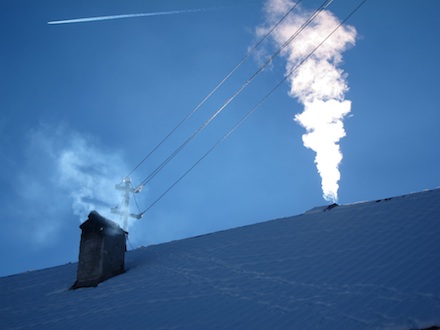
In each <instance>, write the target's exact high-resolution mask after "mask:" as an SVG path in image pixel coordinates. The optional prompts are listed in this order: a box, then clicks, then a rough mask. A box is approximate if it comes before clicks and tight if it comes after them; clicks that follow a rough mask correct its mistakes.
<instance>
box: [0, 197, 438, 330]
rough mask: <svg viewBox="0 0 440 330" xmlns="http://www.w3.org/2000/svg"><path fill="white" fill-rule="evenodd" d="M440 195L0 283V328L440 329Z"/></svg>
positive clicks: (306, 217)
mask: <svg viewBox="0 0 440 330" xmlns="http://www.w3.org/2000/svg"><path fill="white" fill-rule="evenodd" d="M439 267H440V189H434V190H430V191H423V192H420V193H414V194H409V195H405V196H400V197H394V198H388V199H384V200H377V201H371V202H363V203H357V204H351V205H340V206H336V207H333V208H331V209H327V208H326V207H324V208H321V209H319V208H318V209H315V210H313V212H306V213H304V214H302V215H298V216H293V217H289V218H284V219H277V220H272V221H268V222H264V223H259V224H255V225H251V226H246V227H240V228H236V229H231V230H227V231H222V232H217V233H213V234H210V235H204V236H199V237H194V238H189V239H184V240H179V241H173V242H169V243H165V244H159V245H154V246H148V247H143V248H139V249H136V250H133V251H130V252H128V253H127V255H126V273H124V274H122V275H119V276H116V277H114V278H111V279H109V280H107V281H105V282H103V283H101V284H100V285H99V286H98V287H96V288H87V289H78V290H74V291H72V290H68V289H69V287H70V286H71V285H72V284H73V282H74V281H75V276H76V269H77V264H67V265H63V266H59V267H55V268H49V269H44V270H39V271H32V272H28V273H23V274H18V275H14V276H9V277H4V278H0V292H1V299H0V328H1V329H26V328H35V329H66V328H75V329H92V328H107V329H128V328H132V329H206V328H218V329H417V328H419V329H420V328H428V327H431V326H434V325H440V268H439Z"/></svg>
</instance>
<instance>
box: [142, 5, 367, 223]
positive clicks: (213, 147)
mask: <svg viewBox="0 0 440 330" xmlns="http://www.w3.org/2000/svg"><path fill="white" fill-rule="evenodd" d="M332 1H333V0H332ZM366 1H367V0H363V1H362V2H361V3H360V4H359V5H358V6H357V7H356V8H355V9H353V10H352V11H351V13H350V14H349V15H348V16H347V17H345V19H344V20H343V21H341V23H339V25H338V26H337V27H336V28H335V29H334V30H333V31H332V32H330V34H329V35H328V36H327V37H326V38H325V39H324V40H323V41H321V42H320V43H319V44H318V46H316V47H315V48H314V49H313V50H312V51H311V52H310V53H309V54H308V55H307V56H306V57H305V58H304V59H303V60H302V61H301V62H300V63H298V64H297V65H296V66H295V67H294V68H293V69H292V70H291V71H290V72H289V73H288V74H287V75H286V76H285V77H284V78H283V79H282V80H281V81H280V82H278V83H277V84H276V85H275V86H274V87H273V88H272V89H271V90H270V91H269V92H268V93H267V94H266V95H265V96H264V97H263V98H262V99H261V100H260V101H259V102H258V103H257V104H256V105H255V106H254V107H253V108H252V109H251V110H250V111H249V112H248V113H247V114H246V115H245V116H244V117H243V118H241V119H240V120H239V121H238V122H237V124H235V126H234V127H232V128H231V129H230V130H229V131H228V132H227V133H226V134H225V135H224V136H223V137H222V138H221V139H220V140H219V141H217V142H216V143H215V144H214V145H213V146H212V147H211V148H210V149H209V150H208V151H207V152H206V153H205V154H203V156H202V157H201V158H199V160H198V161H197V162H195V163H194V165H192V166H191V167H190V168H189V169H188V170H187V171H186V172H185V173H183V174H182V175H181V176H180V177H179V178H178V179H177V180H176V181H175V182H174V183H173V184H172V185H171V186H170V187H168V189H166V190H165V191H164V192H163V193H162V194H161V195H160V196H159V197H158V198H157V199H156V200H155V201H154V202H153V203H151V204H150V205H149V206H148V207H147V208H146V209H145V210H144V211H143V212H142V215H143V214H145V213H146V212H148V211H149V210H150V209H151V208H152V207H153V206H154V205H156V203H157V202H159V201H160V200H161V199H162V198H163V197H164V196H165V195H166V194H167V193H168V192H169V191H170V190H171V189H173V188H174V187H175V186H176V185H177V184H178V183H179V182H180V181H181V180H182V179H183V178H184V177H185V176H186V175H188V173H189V172H191V171H192V170H193V169H194V168H195V167H196V166H197V165H198V164H199V163H200V162H201V161H202V160H203V159H205V158H206V156H208V155H209V154H210V153H211V152H212V151H213V150H214V149H215V148H217V146H218V145H220V144H221V143H222V142H223V141H224V140H226V138H227V137H228V136H229V135H230V134H231V133H232V132H234V131H235V130H236V129H237V128H238V127H239V126H240V125H241V124H243V123H244V122H245V121H246V120H247V119H248V118H249V117H250V116H251V115H252V114H253V113H254V112H255V111H256V110H257V109H258V108H259V107H260V106H261V105H262V104H263V103H264V102H265V101H266V99H268V98H269V97H270V96H271V95H272V94H273V93H274V92H275V90H277V89H278V87H280V86H281V85H282V84H283V83H284V82H285V81H286V80H287V78H289V77H290V76H291V75H292V74H293V73H294V72H295V71H296V70H297V69H298V68H299V67H300V66H301V65H302V64H303V63H304V62H305V61H307V60H308V59H309V58H310V57H311V56H312V55H313V54H314V53H315V52H316V50H318V48H319V47H321V46H322V45H323V44H324V43H325V42H326V41H327V40H328V39H329V38H330V37H331V36H332V35H333V34H334V33H335V32H336V31H337V30H338V29H339V28H340V27H341V26H342V25H343V24H345V22H346V21H347V20H348V19H349V18H350V17H351V16H353V14H354V13H355V12H356V11H358V9H359V8H360V7H361V6H362V5H363V4H364V3H365V2H366Z"/></svg>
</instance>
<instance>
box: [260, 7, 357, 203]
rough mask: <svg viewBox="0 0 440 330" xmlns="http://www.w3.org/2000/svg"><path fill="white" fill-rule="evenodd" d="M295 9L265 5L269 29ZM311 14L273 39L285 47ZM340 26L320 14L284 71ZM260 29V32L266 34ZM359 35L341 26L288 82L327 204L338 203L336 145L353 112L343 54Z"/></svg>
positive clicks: (297, 16)
mask: <svg viewBox="0 0 440 330" xmlns="http://www.w3.org/2000/svg"><path fill="white" fill-rule="evenodd" d="M292 5H293V3H292V2H291V1H290V0H268V2H267V3H266V6H265V13H266V16H267V23H268V25H271V24H273V22H276V21H277V20H279V18H280V17H281V16H282V15H283V14H284V13H285V12H286V11H287V10H288V9H289V8H290V7H291V6H292ZM310 14H311V13H308V12H306V11H305V10H303V9H300V10H299V11H297V12H296V13H294V14H293V15H291V16H290V17H288V19H286V20H285V21H284V22H283V23H282V25H281V26H280V27H279V28H278V29H276V31H274V33H273V34H272V37H273V40H274V41H275V43H276V44H277V45H278V46H279V45H281V44H283V43H284V42H285V41H286V40H287V39H288V38H289V37H290V36H291V35H292V34H293V33H294V32H295V31H296V30H297V29H298V28H299V27H300V26H301V25H302V24H303V23H304V22H305V21H306V20H307V18H308V17H310ZM339 24H340V21H339V20H338V19H337V18H336V17H335V15H334V14H332V13H331V12H330V11H328V10H324V11H322V12H321V13H320V14H319V15H318V16H317V17H316V18H315V19H314V20H313V21H312V23H311V24H310V25H308V27H307V28H306V29H304V30H303V31H302V32H301V33H300V34H299V35H298V37H297V38H295V39H294V41H293V42H292V43H291V44H290V45H289V47H288V48H287V49H286V50H285V51H284V53H283V56H284V57H285V58H286V60H287V64H286V72H291V71H292V70H293V69H294V68H295V67H296V66H297V65H298V64H299V63H301V61H303V60H304V59H305V58H306V57H307V56H308V55H309V54H310V53H311V52H313V50H314V49H315V48H316V47H317V46H318V45H319V44H320V43H321V42H322V41H323V40H324V39H325V38H326V37H327V36H328V35H329V34H330V33H331V32H332V31H333V30H334V29H335V28H336V27H337V26H338V25H339ZM264 31H265V28H260V29H259V31H258V32H259V33H264ZM355 40H356V30H355V29H354V28H353V27H351V26H345V25H343V26H341V27H340V28H339V29H338V30H337V31H336V32H335V33H334V34H333V35H332V36H331V37H330V38H329V39H328V40H326V41H325V42H324V43H323V44H322V45H321V46H320V47H319V48H318V49H317V50H316V51H315V52H314V53H313V54H312V55H311V56H310V57H309V58H308V59H307V60H306V61H304V63H302V65H300V66H299V67H298V69H296V70H295V71H294V73H293V74H292V75H291V76H290V77H289V82H290V91H289V95H290V96H293V97H296V98H297V99H298V100H299V101H300V102H301V103H302V104H303V105H304V111H303V112H302V113H301V114H297V115H295V121H297V122H298V123H299V124H300V125H301V126H303V127H304V128H305V129H306V132H307V133H306V134H304V135H303V142H304V146H305V147H307V148H310V149H312V150H314V151H315V152H316V157H315V163H316V166H317V169H318V172H319V174H320V176H321V182H322V191H323V197H324V199H325V200H327V201H331V202H336V201H337V199H338V188H339V185H338V181H339V179H340V172H339V169H338V167H339V164H340V162H341V160H342V153H341V151H340V147H339V145H338V142H339V140H340V139H341V138H343V137H344V136H345V130H344V125H343V123H342V120H343V118H344V117H345V116H346V115H347V114H348V113H349V112H350V110H351V102H350V101H348V100H345V93H346V92H347V91H348V86H347V82H346V76H347V74H345V73H344V71H343V70H342V69H340V68H338V65H340V64H341V62H342V53H343V52H344V51H345V50H346V49H347V48H349V47H350V46H353V45H354V44H355Z"/></svg>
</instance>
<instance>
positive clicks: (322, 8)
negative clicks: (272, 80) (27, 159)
mask: <svg viewBox="0 0 440 330" xmlns="http://www.w3.org/2000/svg"><path fill="white" fill-rule="evenodd" d="M332 1H333V0H326V1H324V2H323V4H322V5H321V6H320V7H319V8H318V9H316V10H315V12H314V13H313V14H312V15H311V16H310V17H309V18H308V19H307V20H306V21H305V22H304V23H303V24H302V25H301V26H300V27H299V28H298V29H297V30H296V31H295V32H294V33H293V34H292V35H291V36H290V37H289V39H287V40H286V41H285V42H284V44H282V45H281V47H279V48H278V49H277V50H276V51H275V53H273V54H272V55H271V56H270V57H269V59H268V60H267V61H266V62H265V63H264V64H263V65H262V66H260V67H259V68H258V70H257V71H256V72H255V73H254V74H253V75H252V76H251V77H250V78H249V79H248V80H247V81H246V82H244V83H243V84H242V86H241V87H240V88H239V89H238V90H237V91H236V92H235V93H234V94H233V95H232V96H231V97H230V98H229V99H228V100H227V101H226V102H225V103H224V104H223V105H222V106H221V107H220V108H219V109H218V110H217V111H216V112H215V113H214V114H213V115H212V116H211V117H210V118H209V119H208V120H206V121H205V122H204V123H203V124H202V125H201V126H200V127H199V128H198V129H196V130H195V131H194V132H193V133H192V134H191V135H190V136H189V137H188V138H187V139H186V140H185V141H184V142H183V143H182V144H181V145H180V146H179V147H178V148H177V149H176V150H174V152H173V153H172V154H171V155H170V156H168V157H167V158H166V159H165V160H164V161H163V162H162V163H161V164H160V165H159V166H158V167H156V169H154V170H153V171H152V172H151V173H150V174H149V175H148V176H147V177H146V178H145V179H144V180H143V181H142V182H141V184H140V186H143V185H145V184H147V183H148V182H149V181H150V180H151V179H153V178H154V177H155V176H156V175H157V174H158V173H159V172H160V171H161V170H162V169H163V168H164V167H165V166H166V165H167V164H168V163H169V162H170V161H171V160H172V159H173V158H174V157H175V156H176V155H177V154H178V153H179V152H180V151H182V150H183V148H185V147H186V146H187V145H188V144H189V143H190V142H191V141H192V140H193V139H194V138H195V137H196V136H197V135H198V134H199V133H200V132H201V131H202V130H203V129H204V128H205V127H206V126H208V125H209V124H210V123H211V122H212V121H213V120H214V119H215V118H216V117H217V116H218V115H219V114H220V113H221V112H222V111H223V110H224V109H225V108H226V107H227V106H228V105H229V104H230V103H231V102H232V101H233V100H234V99H235V98H236V97H237V96H238V95H239V94H240V93H241V92H242V91H243V90H244V89H245V88H246V87H247V86H248V85H249V84H250V83H251V82H252V81H253V80H254V79H255V78H256V77H257V76H258V75H259V74H260V73H261V72H262V71H263V70H264V69H265V68H266V67H267V66H268V65H269V64H270V63H272V61H273V60H274V59H275V57H277V56H278V55H279V54H280V53H281V52H282V51H283V50H284V49H285V48H286V47H287V46H288V45H289V44H290V43H291V42H292V41H293V40H294V39H295V38H296V37H297V36H298V35H299V34H300V33H301V32H302V31H303V30H304V29H305V28H306V27H307V26H308V25H309V24H310V23H311V22H312V21H313V20H314V19H315V18H316V17H317V16H318V15H319V13H321V12H322V11H323V10H324V9H325V8H326V7H327V6H328V4H329V3H331V2H332Z"/></svg>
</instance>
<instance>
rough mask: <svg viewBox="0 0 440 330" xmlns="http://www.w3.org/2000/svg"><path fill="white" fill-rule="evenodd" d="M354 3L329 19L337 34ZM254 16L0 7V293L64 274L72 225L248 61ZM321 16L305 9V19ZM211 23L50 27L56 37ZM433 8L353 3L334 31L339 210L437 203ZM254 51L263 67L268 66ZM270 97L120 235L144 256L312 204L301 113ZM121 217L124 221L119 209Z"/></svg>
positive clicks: (233, 6) (136, 6)
mask: <svg viewBox="0 0 440 330" xmlns="http://www.w3.org/2000/svg"><path fill="white" fill-rule="evenodd" d="M357 3H358V2H353V3H350V5H348V4H347V2H345V1H340V0H335V1H333V3H332V4H331V5H330V6H329V7H328V8H327V9H329V10H330V11H332V12H333V13H334V14H335V15H336V16H337V17H338V18H340V19H343V18H344V17H345V16H346V15H348V14H349V13H350V11H351V10H352V9H353V8H354V7H355V6H356V5H357ZM263 4H264V1H251V0H241V1H239V2H237V1H232V0H230V1H220V0H218V1H217V0H213V1H209V2H206V1H184V2H182V1H172V0H170V1H148V2H144V1H124V2H109V1H87V2H78V1H75V2H73V1H71V2H69V1H64V2H62V3H60V2H56V1H39V2H38V3H35V2H32V1H2V2H1V4H0V16H1V20H0V24H1V30H2V33H1V34H0V42H1V44H2V47H1V50H0V109H1V117H0V139H1V143H0V151H1V155H2V169H3V170H2V171H1V174H0V180H1V185H0V194H1V200H2V208H1V217H0V221H1V225H2V231H1V234H0V235H1V236H0V248H1V251H2V252H1V254H0V255H1V260H2V266H1V268H0V275H8V274H13V273H17V272H23V271H26V270H30V269H39V268H44V267H49V266H55V265H59V264H63V263H67V262H74V261H76V260H77V255H78V243H79V237H80V229H79V228H78V226H79V224H80V223H81V221H84V220H85V219H86V214H87V212H86V210H87V207H92V206H93V207H94V208H96V209H97V210H98V211H103V212H105V210H108V208H109V207H112V206H115V205H117V204H118V202H119V195H118V194H117V193H116V192H115V191H114V185H115V184H117V183H119V181H120V180H121V179H122V178H123V177H124V176H125V175H126V174H127V173H129V172H130V171H131V170H132V169H133V168H134V167H135V166H136V165H137V164H138V163H139V161H140V160H142V159H143V158H144V157H145V156H146V155H147V153H148V152H149V151H151V150H152V149H153V148H154V147H155V146H156V145H157V143H158V142H160V141H161V139H162V138H163V137H164V136H165V135H166V134H167V133H168V132H169V131H170V130H171V129H173V128H174V127H175V125H176V124H177V123H178V122H180V120H181V119H182V118H183V117H184V116H185V115H186V114H187V113H188V112H190V111H191V110H192V109H193V108H194V107H195V106H196V105H197V104H198V103H199V102H200V101H201V100H202V99H203V98H204V97H205V96H206V95H207V94H208V93H209V92H210V91H211V90H212V88H214V87H215V86H216V85H217V83H218V82H219V81H220V80H221V79H223V78H224V77H225V75H226V74H227V73H229V72H230V70H231V69H232V68H233V67H234V66H235V65H236V64H237V63H238V62H239V61H240V60H241V59H242V58H243V57H244V56H245V55H246V53H247V51H248V49H249V48H250V47H251V46H253V45H254V44H255V43H256V42H257V40H258V38H257V36H256V32H255V31H256V28H257V27H258V26H262V24H264V22H265V15H264V13H263V11H262V8H263ZM320 4H321V1H314V0H313V1H311V0H303V2H302V6H303V8H305V9H310V10H314V9H315V8H316V7H318V6H319V5H320ZM200 8H212V10H209V11H203V12H194V13H182V14H175V15H163V16H152V17H139V18H127V19H119V20H118V19H117V20H108V21H99V22H89V23H76V24H61V25H48V24H47V22H49V21H54V20H62V19H71V18H80V17H93V16H106V15H118V14H131V13H149V12H163V11H175V10H192V9H200ZM439 12H440V2H438V1H433V0H421V1H418V2H417V3H414V2H410V1H403V2H402V1H397V0H396V1H387V2H379V1H374V0H369V1H367V2H366V3H365V5H364V6H362V7H361V8H360V10H359V11H358V12H356V13H355V15H354V16H352V17H351V18H350V20H349V21H348V22H347V24H349V25H351V26H353V27H355V29H356V30H357V38H356V45H355V46H354V47H351V48H350V49H348V50H346V51H345V52H343V54H342V55H343V62H342V63H341V64H340V65H339V67H340V68H341V69H342V70H344V72H345V73H346V74H348V76H347V83H348V86H349V87H350V90H349V91H348V92H347V93H346V94H345V99H347V100H350V101H351V102H352V103H351V113H350V114H349V115H348V116H346V117H345V119H344V127H345V132H346V136H345V137H344V138H343V139H342V140H341V141H340V143H339V144H340V147H341V151H342V154H343V160H342V162H341V164H340V166H339V170H340V172H341V179H340V181H339V191H338V196H339V200H338V202H339V203H341V204H346V203H352V202H357V201H363V200H372V199H378V198H383V197H390V196H395V195H402V194H406V193H410V192H414V191H420V190H423V189H430V188H434V187H438V186H439V185H440V171H439V168H440V148H439V144H438V141H440V130H439V128H438V126H439V124H440V113H439V108H440V93H439V87H438V86H440V64H439V61H438V59H439V58H440V41H439V40H440V38H439V37H440V36H439V34H440V22H439V20H438V18H437V17H438V13H439ZM273 50H274V48H273V44H272V43H265V44H264V45H263V47H262V52H261V54H270V53H271V51H273ZM261 63H262V62H261V57H257V56H253V57H251V58H249V59H248V60H247V61H246V62H245V63H244V64H243V65H242V66H241V67H240V68H239V70H237V72H236V73H235V74H234V75H233V76H232V77H231V78H230V79H229V80H228V81H227V83H225V84H224V85H223V86H222V87H221V88H220V89H219V90H218V92H216V93H215V94H214V95H213V97H211V98H210V99H209V100H208V101H207V102H206V103H205V104H204V106H203V107H202V108H201V109H200V110H199V111H197V112H196V114H195V115H194V116H193V117H191V118H190V120H188V121H187V122H186V123H185V125H182V127H181V128H180V129H179V130H178V131H177V132H176V134H175V135H173V136H172V138H170V139H169V140H168V141H167V143H166V144H164V145H163V147H162V148H161V149H159V150H158V152H157V153H155V154H154V156H153V157H151V158H150V159H148V160H147V161H146V162H145V163H144V164H142V166H140V167H139V168H138V169H137V170H136V171H135V172H134V173H133V174H132V175H131V177H132V179H133V182H134V184H137V183H139V182H141V181H142V180H143V179H145V178H146V177H147V176H148V175H149V173H150V172H151V171H152V170H153V169H154V168H155V167H156V166H157V165H158V164H160V162H161V161H162V160H163V159H164V158H166V157H167V156H168V155H169V154H170V153H172V152H173V151H174V150H175V149H176V148H177V147H178V146H179V145H180V143H182V142H183V141H184V140H185V139H186V138H187V137H188V135H189V134H191V133H192V132H193V131H194V130H195V129H196V128H197V127H199V125H200V124H201V123H203V121H205V120H206V119H207V118H208V117H209V116H210V115H211V114H212V113H213V112H214V111H215V110H217V109H218V108H219V107H220V106H221V105H222V104H223V103H224V102H225V101H226V99H228V98H229V97H230V96H231V95H232V94H233V93H234V92H235V91H236V90H237V89H238V88H239V87H240V86H241V85H242V84H243V82H244V81H246V80H247V79H248V78H249V77H250V76H251V75H252V74H253V73H254V72H255V71H256V70H257V69H258V68H259V66H260V65H261ZM285 66H286V59H285V58H283V57H279V58H278V57H277V58H276V59H275V60H274V61H273V62H272V63H271V64H270V65H269V66H268V68H267V69H266V70H264V71H263V72H262V73H261V74H260V75H259V76H258V77H257V78H256V79H255V80H254V81H253V82H252V83H251V84H250V85H249V86H248V87H247V88H246V89H245V90H244V91H243V93H241V94H240V95H239V96H238V97H237V98H236V99H235V100H234V101H233V102H231V104H230V105H229V106H228V107H227V108H226V109H225V110H224V111H223V112H222V113H221V114H220V115H219V116H218V118H216V120H215V121H213V122H212V123H211V124H210V125H209V126H208V127H207V128H206V129H205V130H203V131H202V132H201V133H200V134H199V135H198V136H197V137H196V138H195V139H194V140H193V141H192V142H191V143H190V144H189V145H188V146H187V147H186V148H185V149H184V150H183V151H182V152H181V153H180V154H179V155H178V156H176V157H175V158H174V159H173V161H172V162H171V163H170V164H169V165H168V166H167V167H165V168H164V169H163V171H161V172H160V173H159V174H158V175H157V176H156V177H155V178H154V179H153V180H152V181H151V182H150V183H149V184H148V185H147V186H146V187H144V189H143V191H142V193H141V194H139V195H138V196H137V202H138V204H139V208H140V209H141V210H143V209H145V208H147V207H148V206H149V205H150V204H151V202H153V201H154V200H155V199H156V198H157V197H158V196H160V195H161V194H162V193H163V191H165V190H166V189H167V188H168V187H169V186H170V185H171V184H173V183H174V182H175V181H176V180H177V179H178V178H179V177H180V175H181V174H183V173H184V172H185V171H186V170H187V169H188V168H189V167H190V166H192V165H193V164H194V162H196V161H197V160H198V159H199V158H200V157H201V156H202V155H203V153H204V152H205V151H206V150H207V149H209V148H210V147H211V146H212V145H213V144H214V143H215V142H216V141H217V140H218V139H219V138H221V137H222V136H223V135H224V134H225V133H226V132H227V131H228V129H229V128H230V127H231V126H232V125H233V124H234V123H235V122H236V121H237V120H239V119H240V118H241V117H242V116H243V115H244V114H245V113H246V112H248V111H249V110H250V109H251V108H252V107H253V106H254V105H255V104H256V103H258V102H259V101H260V99H261V98H262V97H263V96H264V95H265V94H266V93H267V92H269V90H270V89H271V88H272V87H273V86H275V85H276V84H277V83H278V82H279V81H280V80H281V79H282V78H283V76H284V74H285ZM288 91H289V84H288V83H287V82H286V83H285V84H283V85H282V86H281V87H280V88H278V89H277V90H276V91H275V92H274V93H273V94H272V95H271V97H270V98H268V99H267V101H266V102H265V103H264V104H263V105H262V106H261V107H260V108H259V109H258V110H257V111H256V112H255V114H254V115H253V116H252V117H250V118H249V119H248V120H247V121H246V122H245V123H244V124H243V125H242V126H241V127H240V128H239V129H238V130H237V131H235V132H234V133H233V134H232V135H231V136H230V137H229V138H228V139H227V140H226V141H225V142H224V143H222V144H221V145H220V146H219V147H218V148H216V149H215V151H214V152H212V153H211V154H210V155H209V156H208V157H207V158H206V159H204V160H203V162H201V163H200V164H199V165H198V166H197V167H196V168H195V169H194V170H193V171H192V172H191V173H190V174H188V175H187V176H186V177H185V178H184V179H183V180H182V181H181V182H179V184H178V185H176V186H175V188H174V189H172V190H171V191H170V192H169V193H168V194H167V195H165V197H163V199H161V200H160V201H159V202H158V203H157V204H156V205H155V206H154V207H153V208H151V209H150V210H149V212H148V213H146V214H145V215H144V218H143V219H142V220H140V221H138V222H135V223H133V224H132V226H131V227H130V244H131V246H133V247H137V246H140V245H149V244H157V243H160V242H166V241H169V240H174V239H180V238H184V237H189V236H194V235H199V234H203V233H209V232H213V231H218V230H222V229H226V228H231V227H237V226H242V225H246V224H252V223H256V222H260V221H265V220H270V219H275V218H279V217H285V216H290V215H296V214H299V213H302V212H304V211H305V210H308V209H310V208H312V207H315V206H319V205H323V204H326V203H328V202H327V201H325V200H324V199H323V197H322V191H321V178H320V176H319V174H318V173H317V170H316V166H315V164H314V157H315V154H314V152H313V151H311V150H310V149H307V148H305V147H304V146H303V143H302V140H301V138H302V135H303V134H304V133H305V130H304V128H303V127H301V126H300V125H299V124H298V123H297V122H295V121H294V119H293V118H294V116H295V115H296V114H298V113H301V112H302V111H303V106H302V104H301V103H300V102H298V100H297V99H295V98H293V97H291V96H289V95H288ZM132 206H133V209H132V211H134V212H136V211H137V209H136V206H135V205H134V204H133V205H132Z"/></svg>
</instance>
